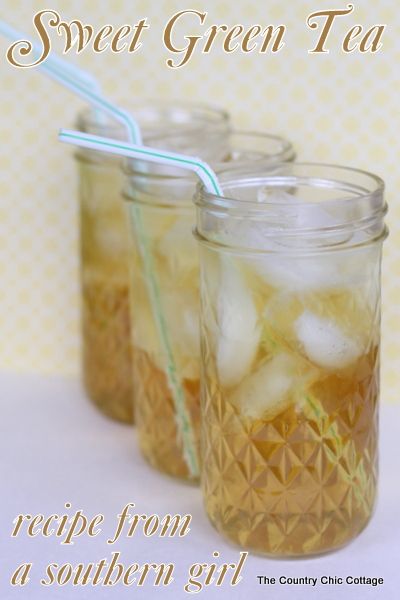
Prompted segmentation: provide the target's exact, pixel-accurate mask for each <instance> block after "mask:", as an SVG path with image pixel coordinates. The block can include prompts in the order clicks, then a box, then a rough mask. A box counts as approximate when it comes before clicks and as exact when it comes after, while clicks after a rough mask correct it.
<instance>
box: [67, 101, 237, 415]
mask: <svg viewBox="0 0 400 600" xmlns="http://www.w3.org/2000/svg"><path fill="white" fill-rule="evenodd" d="M130 110H131V112H132V114H133V115H134V116H135V118H136V119H137V121H138V122H139V124H140V127H141V129H142V134H143V137H144V143H146V144H148V145H150V144H151V140H152V138H153V136H156V135H158V136H160V135H163V136H164V138H165V145H166V149H167V148H168V149H172V150H176V151H185V147H186V146H187V145H188V144H189V145H190V139H191V136H192V135H193V136H197V137H198V138H200V143H201V144H204V145H205V144H206V143H208V139H207V136H208V135H209V136H210V137H211V139H213V137H214V139H215V146H214V150H215V155H216V156H220V153H223V152H224V149H220V148H219V146H218V144H219V143H221V144H222V145H223V146H224V139H226V136H227V134H228V131H229V118H228V115H227V114H226V113H225V112H224V111H221V110H219V109H216V108H212V107H208V106H202V105H196V104H185V103H179V102H172V101H171V102H164V103H163V102H157V101H151V100H150V101H148V102H138V103H134V104H133V105H132V106H131V107H130ZM78 129H79V130H81V131H85V132H89V133H93V134H96V135H101V136H104V137H112V138H116V139H122V140H123V139H126V134H125V131H124V128H123V127H122V126H121V125H119V124H115V122H114V121H111V120H110V119H109V118H108V117H106V116H104V115H98V114H97V115H96V113H95V112H94V111H91V110H86V111H85V112H83V113H82V114H81V115H80V116H79V119H78ZM171 131H175V132H176V134H177V138H176V139H177V140H179V145H177V144H175V145H174V143H173V141H172V136H170V132H171ZM170 144H172V146H170ZM76 158H77V162H78V168H79V197H80V230H81V234H80V238H81V285H82V337H83V379H84V383H85V388H86V391H87V394H88V396H89V398H90V399H91V400H92V401H93V402H94V404H95V405H96V406H98V408H100V409H101V410H102V412H104V413H105V414H106V415H108V416H110V417H112V418H114V419H117V420H120V421H125V422H128V423H130V422H132V421H133V402H134V399H133V381H132V346H131V335H130V301H129V274H128V273H129V270H128V259H129V239H130V232H129V226H128V220H127V215H126V211H125V207H124V203H123V201H122V199H121V189H122V187H123V181H124V179H123V173H122V169H121V165H122V161H121V160H120V159H118V158H116V157H115V156H111V155H108V156H107V155H105V154H102V153H99V152H94V151H91V150H86V149H85V150H83V149H80V150H79V152H78V153H77V155H76Z"/></svg>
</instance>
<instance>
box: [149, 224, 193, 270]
mask: <svg viewBox="0 0 400 600" xmlns="http://www.w3.org/2000/svg"><path fill="white" fill-rule="evenodd" d="M192 225H193V217H192V215H190V216H188V217H187V218H184V217H182V216H179V217H178V218H177V219H176V221H175V223H174V224H173V225H172V227H170V228H169V229H168V231H167V232H166V233H165V234H164V235H163V236H162V237H161V239H160V241H159V243H158V251H159V252H160V254H161V255H162V256H163V257H164V258H165V260H166V263H167V267H168V271H169V272H170V273H173V274H176V275H178V276H179V275H180V274H183V273H187V272H188V271H191V270H194V269H196V268H198V263H199V259H198V253H197V245H196V242H195V240H194V238H193V234H192Z"/></svg>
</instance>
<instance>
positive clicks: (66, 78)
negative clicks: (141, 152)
mask: <svg viewBox="0 0 400 600" xmlns="http://www.w3.org/2000/svg"><path fill="white" fill-rule="evenodd" d="M0 33H2V34H3V35H5V36H6V37H8V38H10V39H12V40H14V41H18V40H26V39H27V36H26V35H24V34H23V33H21V32H19V31H17V30H16V29H14V28H13V27H11V25H8V24H7V23H5V22H4V21H0ZM32 49H33V51H34V52H35V53H36V54H38V53H39V51H38V49H37V46H34V45H33V44H32ZM38 68H39V69H40V70H41V71H43V73H46V74H47V75H49V77H51V78H52V79H54V80H55V81H57V82H58V83H60V84H61V85H63V86H64V87H66V88H67V89H69V90H71V91H72V92H73V93H74V94H76V95H77V96H80V97H81V98H83V99H84V100H86V101H87V102H89V103H90V104H91V105H92V106H94V107H95V108H98V109H100V110H101V111H104V112H105V113H107V114H109V115H110V116H111V117H113V118H114V119H115V120H117V121H119V122H120V123H122V125H124V127H125V129H126V131H127V134H128V139H129V140H130V141H133V142H135V143H137V144H141V143H142V136H141V132H140V128H139V126H138V124H137V122H136V121H135V120H134V119H133V117H132V116H131V115H130V114H129V113H128V112H127V111H125V110H123V109H121V108H119V107H118V106H116V105H115V104H113V103H111V102H109V101H108V100H107V99H106V98H104V96H103V95H102V93H101V88H100V86H99V84H98V82H97V80H96V79H95V78H94V77H93V76H92V75H90V74H89V73H87V72H86V71H83V70H82V69H79V68H78V67H76V66H75V65H72V64H71V63H69V62H67V61H65V60H63V59H62V58H59V57H57V56H55V55H54V54H52V55H50V56H49V57H48V58H47V59H46V60H45V61H44V62H42V63H40V65H38Z"/></svg>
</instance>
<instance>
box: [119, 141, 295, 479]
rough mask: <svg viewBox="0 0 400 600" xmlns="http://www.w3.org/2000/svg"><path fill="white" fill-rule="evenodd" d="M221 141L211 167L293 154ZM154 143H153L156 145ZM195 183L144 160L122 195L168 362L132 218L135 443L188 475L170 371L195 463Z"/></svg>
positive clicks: (278, 147)
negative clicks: (148, 267)
mask: <svg viewBox="0 0 400 600" xmlns="http://www.w3.org/2000/svg"><path fill="white" fill-rule="evenodd" d="M251 136H253V137H254V146H253V148H252V150H251V151H250V149H251V143H250V142H249V140H250V138H251ZM229 142H230V144H229V149H228V151H227V152H226V153H225V156H224V160H225V162H220V163H218V164H216V168H217V169H219V168H222V167H223V166H225V167H226V166H227V165H231V166H232V165H235V168H241V167H242V166H243V165H244V164H246V157H247V155H249V154H250V155H251V157H252V160H254V155H255V152H257V156H258V157H259V159H260V162H262V164H263V165H264V168H265V169H266V170H267V169H268V168H271V165H272V164H273V162H274V158H275V156H278V155H279V157H280V158H281V157H287V158H291V159H292V158H293V157H294V153H293V149H292V147H291V145H290V144H289V143H288V142H286V141H285V140H283V139H281V138H276V137H273V136H269V135H267V134H264V135H261V134H252V133H251V132H246V133H244V132H243V133H242V132H235V133H232V134H231V136H230V139H229ZM162 143H163V142H162V141H160V145H162ZM211 147H212V145H211ZM273 152H275V154H273ZM194 153H195V149H194ZM202 158H203V159H205V160H210V156H207V154H206V155H205V156H204V154H203V156H202ZM211 162H212V157H211ZM247 164H248V163H247ZM196 181H197V180H196V179H195V178H194V176H193V177H192V176H188V175H187V172H184V171H182V170H181V169H179V168H177V169H171V168H170V167H166V166H160V165H154V164H148V163H146V164H145V165H144V167H143V172H141V171H140V168H139V166H138V164H137V163H136V167H134V168H132V169H130V170H129V171H128V181H127V184H128V185H127V187H126V194H125V197H126V199H127V200H128V207H129V209H130V210H131V211H132V210H133V208H134V207H135V206H140V212H141V221H142V225H143V230H144V231H145V232H146V235H147V238H148V240H147V241H148V243H147V246H148V250H149V252H150V254H151V259H152V267H153V271H154V274H155V277H156V280H157V286H158V296H159V300H160V305H161V307H162V312H163V316H164V321H165V325H166V333H167V336H168V341H169V344H170V346H171V354H172V360H173V364H172V365H171V364H170V361H169V359H168V356H167V355H166V352H165V350H164V348H163V345H162V343H161V340H160V335H159V329H158V327H157V321H156V319H155V315H154V311H153V306H152V300H151V294H150V293H149V289H148V283H149V282H148V279H147V276H146V271H145V264H144V261H143V258H142V256H141V251H140V248H139V246H138V245H137V244H136V240H137V237H138V236H137V235H136V231H135V223H134V219H133V226H134V229H133V238H134V241H135V247H134V249H133V253H132V261H131V264H132V269H131V277H132V290H133V296H134V304H135V310H134V311H133V312H132V315H131V316H132V336H133V348H134V352H133V364H134V395H135V422H136V427H137V432H138V440H139V445H140V448H141V451H142V453H143V455H144V456H145V458H146V459H147V460H148V461H149V463H150V464H151V465H153V466H154V467H155V468H157V469H159V470H160V471H162V472H164V473H167V474H169V475H172V476H175V477H179V478H183V479H192V480H196V479H197V477H198V474H197V473H196V472H195V471H193V470H192V469H191V468H190V465H188V461H187V454H186V449H185V448H184V444H183V436H182V435H181V432H180V430H179V425H178V422H179V420H178V419H177V409H176V403H177V400H176V397H175V396H176V390H174V386H173V385H171V381H170V379H171V378H170V372H171V371H173V372H174V374H175V375H176V379H177V381H178V385H179V388H180V390H179V394H180V396H181V397H182V398H183V402H184V406H185V409H186V414H187V417H188V422H189V424H188V426H189V428H190V430H191V433H192V436H193V445H194V454H195V455H196V457H197V462H199V435H200V347H199V327H198V320H199V295H198V265H199V263H198V251H197V245H196V243H195V240H194V239H193V236H192V228H193V225H194V220H195V219H194V217H195V214H194V213H195V208H194V205H193V203H192V198H193V194H194V191H195V186H196ZM178 400H179V399H178Z"/></svg>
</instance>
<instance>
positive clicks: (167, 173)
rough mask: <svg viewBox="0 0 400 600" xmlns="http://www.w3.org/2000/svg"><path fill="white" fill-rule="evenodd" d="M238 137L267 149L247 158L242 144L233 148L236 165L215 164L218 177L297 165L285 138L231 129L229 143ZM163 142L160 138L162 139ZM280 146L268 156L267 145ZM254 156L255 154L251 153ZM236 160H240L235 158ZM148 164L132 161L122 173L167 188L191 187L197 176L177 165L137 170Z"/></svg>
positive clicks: (154, 165)
mask: <svg viewBox="0 0 400 600" xmlns="http://www.w3.org/2000/svg"><path fill="white" fill-rule="evenodd" d="M235 137H237V138H238V139H239V140H240V139H243V138H246V137H247V138H249V139H254V140H258V141H260V142H261V144H262V143H263V142H265V148H264V149H263V148H262V149H260V150H258V152H257V158H254V157H248V156H246V152H248V150H246V148H241V147H240V145H239V144H236V143H235V144H233V145H232V148H231V153H232V155H233V160H232V161H227V162H223V161H218V162H216V163H215V164H212V163H211V166H212V167H213V169H214V171H215V172H216V173H217V174H218V173H220V172H225V171H226V170H228V169H229V170H232V171H235V172H236V171H240V170H241V169H245V168H249V167H250V166H251V164H254V163H255V164H256V165H257V166H258V165H260V166H262V165H264V166H265V168H266V169H267V168H268V166H269V165H271V166H275V165H276V164H280V163H283V164H285V163H286V162H293V161H294V160H295V159H296V153H295V150H294V147H293V145H292V143H291V142H290V141H289V140H287V139H286V138H285V137H283V136H280V135H277V134H273V133H270V132H267V131H266V132H263V131H253V130H250V129H231V130H230V131H229V133H228V143H229V139H233V138H235ZM158 139H160V138H158ZM270 143H273V144H277V146H278V148H279V149H278V151H277V152H276V153H275V152H273V151H271V152H270V153H268V152H267V144H270ZM250 152H251V151H250ZM235 156H236V157H237V158H235ZM142 162H144V161H140V160H138V161H136V160H130V161H127V162H125V163H124V164H123V166H122V169H123V171H124V174H125V175H126V176H127V177H128V178H129V177H140V178H143V179H146V181H149V180H150V181H151V180H153V181H154V182H160V181H162V182H163V184H167V185H170V186H175V185H178V184H187V183H188V182H193V180H194V174H193V173H192V172H189V171H186V170H184V169H182V168H180V167H179V165H177V166H176V167H174V168H173V169H172V168H171V169H168V168H167V169H165V167H163V165H161V164H160V165H157V164H152V165H151V167H152V168H151V170H149V171H147V170H144V171H141V170H140V169H138V168H135V166H134V165H135V164H138V163H139V164H140V163H142Z"/></svg>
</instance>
